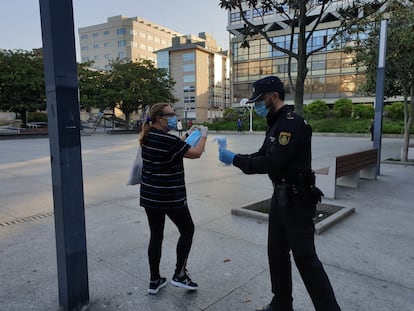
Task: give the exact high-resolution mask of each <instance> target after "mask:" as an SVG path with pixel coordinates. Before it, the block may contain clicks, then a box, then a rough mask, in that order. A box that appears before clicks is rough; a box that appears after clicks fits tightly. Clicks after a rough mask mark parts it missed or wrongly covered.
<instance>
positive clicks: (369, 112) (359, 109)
mask: <svg viewBox="0 0 414 311" xmlns="http://www.w3.org/2000/svg"><path fill="white" fill-rule="evenodd" d="M352 117H353V118H354V119H372V118H374V106H373V105H371V104H358V105H354V106H353V107H352Z"/></svg>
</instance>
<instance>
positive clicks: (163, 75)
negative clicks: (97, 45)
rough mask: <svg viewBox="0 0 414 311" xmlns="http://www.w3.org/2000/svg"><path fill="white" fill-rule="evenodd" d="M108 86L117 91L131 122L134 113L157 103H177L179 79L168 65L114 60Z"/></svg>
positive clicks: (146, 61)
mask: <svg viewBox="0 0 414 311" xmlns="http://www.w3.org/2000/svg"><path fill="white" fill-rule="evenodd" d="M109 81H110V82H109V86H108V88H109V89H111V91H113V92H114V94H112V95H113V97H112V98H113V100H114V101H115V102H116V106H117V107H118V108H119V109H120V110H121V111H122V112H123V113H124V114H125V118H126V122H127V124H128V125H129V116H130V114H131V113H132V112H134V111H137V110H139V109H143V110H144V109H145V108H146V107H147V106H150V105H153V104H155V103H160V102H164V103H165V102H166V103H174V102H176V101H177V99H176V98H175V97H174V95H173V91H174V85H175V81H174V80H173V79H172V78H171V77H170V76H169V75H168V72H167V71H166V70H165V69H164V68H156V67H155V66H154V64H153V62H151V61H148V60H143V61H139V62H132V61H128V62H114V63H113V64H112V72H111V73H110V77H109Z"/></svg>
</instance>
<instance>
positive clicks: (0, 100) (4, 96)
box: [0, 50, 46, 124]
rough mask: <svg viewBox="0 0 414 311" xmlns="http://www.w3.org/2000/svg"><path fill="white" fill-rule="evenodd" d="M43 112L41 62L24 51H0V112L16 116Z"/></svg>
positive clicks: (24, 118)
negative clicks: (12, 113)
mask: <svg viewBox="0 0 414 311" xmlns="http://www.w3.org/2000/svg"><path fill="white" fill-rule="evenodd" d="M45 109H46V94H45V79H44V71H43V59H42V58H40V57H37V56H35V55H34V53H32V52H28V51H22V50H18V51H3V52H1V51H0V110H4V111H12V112H15V113H18V114H20V117H21V119H22V121H23V124H26V113H27V112H32V111H39V110H45Z"/></svg>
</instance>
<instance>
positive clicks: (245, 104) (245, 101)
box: [240, 98, 254, 132]
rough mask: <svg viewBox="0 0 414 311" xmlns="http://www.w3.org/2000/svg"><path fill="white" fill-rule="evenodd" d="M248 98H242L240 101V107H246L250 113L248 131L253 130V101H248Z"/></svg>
mask: <svg viewBox="0 0 414 311" xmlns="http://www.w3.org/2000/svg"><path fill="white" fill-rule="evenodd" d="M248 101H249V100H248V99H247V98H243V99H242V100H241V101H240V107H247V109H249V113H250V129H249V132H253V128H252V126H253V109H254V103H248Z"/></svg>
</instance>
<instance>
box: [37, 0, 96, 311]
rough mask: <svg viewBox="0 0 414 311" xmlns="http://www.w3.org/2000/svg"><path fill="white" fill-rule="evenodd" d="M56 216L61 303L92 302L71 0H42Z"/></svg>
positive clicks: (76, 306)
mask: <svg viewBox="0 0 414 311" xmlns="http://www.w3.org/2000/svg"><path fill="white" fill-rule="evenodd" d="M39 3H40V17H41V24H42V38H43V55H44V70H45V82H46V101H47V114H48V123H49V126H48V127H49V145H50V159H51V169H52V186H53V205H54V217H55V236H56V257H57V270H58V271H57V274H58V286H59V304H60V306H62V307H63V309H64V310H65V311H68V310H81V309H82V307H83V306H85V305H87V304H88V302H89V290H88V265H87V252H86V231H85V210H84V198H83V177H82V157H81V144H80V111H79V101H78V80H77V69H76V53H75V35H74V30H73V28H74V26H73V7H72V0H59V1H56V0H39Z"/></svg>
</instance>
